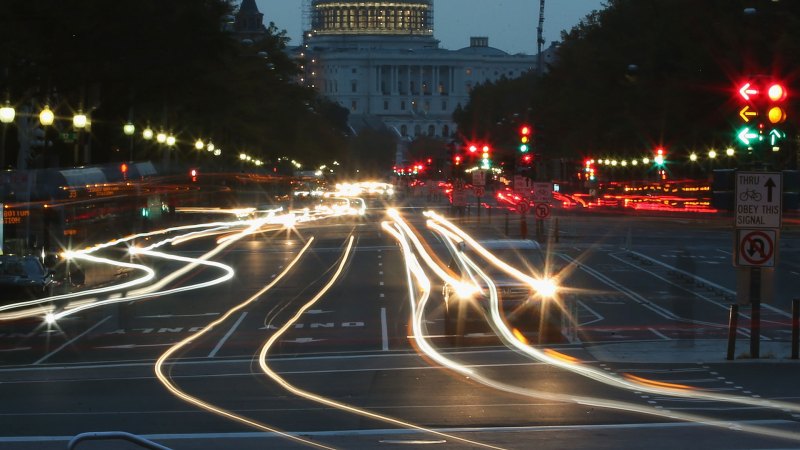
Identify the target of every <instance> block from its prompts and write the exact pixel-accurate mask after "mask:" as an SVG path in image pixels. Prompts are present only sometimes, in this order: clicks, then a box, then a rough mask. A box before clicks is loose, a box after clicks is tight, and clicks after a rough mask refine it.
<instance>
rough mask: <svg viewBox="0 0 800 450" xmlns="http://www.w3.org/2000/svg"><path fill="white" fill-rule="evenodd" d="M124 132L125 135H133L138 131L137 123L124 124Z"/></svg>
mask: <svg viewBox="0 0 800 450" xmlns="http://www.w3.org/2000/svg"><path fill="white" fill-rule="evenodd" d="M122 132H123V133H125V136H133V133H135V132H136V125H134V124H132V123H130V122H128V123H126V124H125V125H123V126H122ZM151 137H152V136H151Z"/></svg>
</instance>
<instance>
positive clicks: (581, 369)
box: [431, 214, 800, 412]
mask: <svg viewBox="0 0 800 450" xmlns="http://www.w3.org/2000/svg"><path fill="white" fill-rule="evenodd" d="M431 216H432V217H435V220H436V221H437V222H440V223H443V224H444V225H445V226H447V227H448V228H449V229H450V230H452V231H453V232H454V233H455V234H456V235H457V236H459V237H461V238H462V239H463V240H464V241H465V242H467V243H468V245H470V247H472V248H473V249H474V250H475V251H476V252H477V253H479V254H481V255H482V256H483V255H486V256H488V257H489V258H491V259H494V260H497V262H500V263H502V264H498V267H501V268H503V270H505V268H504V266H507V267H509V268H511V269H513V272H519V271H517V270H516V269H514V268H513V267H511V266H508V265H507V264H505V263H504V262H502V261H500V260H499V259H497V258H495V257H494V255H492V254H491V253H490V252H489V251H488V250H486V249H485V248H483V247H482V246H481V245H480V244H479V243H478V242H477V241H475V240H474V239H472V238H471V237H470V236H469V235H467V233H465V232H464V231H463V230H461V229H460V228H458V227H456V226H455V225H453V224H452V223H450V222H449V221H447V220H446V219H444V218H442V217H441V216H438V215H436V214H431ZM450 245H451V247H452V248H453V249H454V250H455V246H454V245H453V244H452V243H451V244H450ZM454 254H456V255H458V256H459V257H460V258H462V260H463V261H464V262H465V263H466V264H467V265H468V266H470V267H471V268H472V270H474V271H475V272H476V273H479V274H480V276H481V277H482V278H484V280H485V281H486V282H487V284H490V286H492V287H493V286H494V284H493V283H492V282H491V280H490V279H489V277H488V276H487V275H486V274H485V273H483V272H482V271H481V269H480V268H479V267H478V265H477V264H476V263H475V262H473V261H472V260H470V259H469V258H468V257H467V256H466V255H464V254H462V253H461V252H459V251H457V250H456V251H454ZM492 264H495V262H494V261H492ZM490 294H491V292H490ZM490 307H491V309H490V314H491V318H492V322H493V325H494V327H495V328H496V332H498V333H499V337H500V338H501V339H503V341H504V342H506V343H507V345H511V346H512V347H513V348H514V349H516V350H518V351H520V352H522V353H523V354H525V355H527V356H529V357H531V358H533V359H535V360H537V361H540V362H544V363H548V364H551V365H553V366H557V367H560V368H562V369H566V370H568V371H570V372H573V373H576V374H579V375H582V376H584V377H587V378H590V379H592V380H595V381H599V382H601V383H604V384H607V385H610V386H615V387H618V388H622V389H627V390H635V391H642V392H647V393H651V394H657V395H667V396H672V397H682V398H690V399H704V400H714V401H720V402H728V403H738V404H743V405H748V406H759V407H764V408H774V409H782V410H789V411H794V412H800V405H796V404H792V403H787V402H781V401H777V400H765V399H760V398H751V397H741V396H735V395H726V394H717V393H713V392H704V391H700V390H697V389H690V390H687V389H683V388H677V387H674V386H673V387H667V386H662V385H659V384H658V382H652V381H651V382H648V383H643V382H640V381H638V380H637V379H635V378H628V377H626V378H622V377H619V376H617V375H614V374H610V373H608V372H606V371H602V370H598V369H595V368H593V367H589V366H584V365H580V364H575V363H574V362H570V361H567V360H565V359H563V358H556V357H553V356H551V355H549V354H547V353H545V352H542V351H540V350H538V349H536V348H534V347H531V346H529V345H526V344H525V343H524V342H521V341H520V340H519V339H517V338H516V337H515V336H514V333H513V332H512V331H511V330H509V329H508V326H507V324H506V323H505V321H503V319H502V314H501V313H500V306H499V301H498V299H497V293H496V290H495V292H494V293H493V297H492V296H490Z"/></svg>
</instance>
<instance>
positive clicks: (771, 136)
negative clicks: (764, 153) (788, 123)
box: [769, 129, 786, 146]
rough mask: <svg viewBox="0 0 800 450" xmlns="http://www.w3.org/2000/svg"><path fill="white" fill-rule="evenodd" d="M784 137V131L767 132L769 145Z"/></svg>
mask: <svg viewBox="0 0 800 450" xmlns="http://www.w3.org/2000/svg"><path fill="white" fill-rule="evenodd" d="M785 137H786V133H784V132H783V131H781V130H777V129H776V130H772V131H770V132H769V142H770V144H769V145H772V146H774V145H775V144H777V143H778V141H779V140H781V139H784V138H785Z"/></svg>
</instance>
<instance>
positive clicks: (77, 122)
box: [72, 110, 89, 166]
mask: <svg viewBox="0 0 800 450" xmlns="http://www.w3.org/2000/svg"><path fill="white" fill-rule="evenodd" d="M88 123H89V119H88V118H87V117H86V114H84V113H83V112H82V111H81V110H78V113H77V114H75V115H74V116H72V127H73V128H75V129H76V130H78V138H77V139H75V153H74V155H73V157H74V158H73V159H74V160H75V165H76V166H79V165H80V161H79V156H80V148H81V145H82V144H83V142H82V141H83V130H84V129H85V128H86V125H87V124H88ZM86 163H87V164H88V163H89V161H86Z"/></svg>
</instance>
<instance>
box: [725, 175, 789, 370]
mask: <svg viewBox="0 0 800 450" xmlns="http://www.w3.org/2000/svg"><path fill="white" fill-rule="evenodd" d="M735 195H736V198H735V201H736V209H735V211H734V223H733V226H734V228H735V229H736V246H735V249H734V258H735V259H734V265H735V266H736V267H748V268H749V270H750V285H749V289H748V291H749V294H750V295H749V297H750V304H751V307H752V310H751V314H750V317H751V318H750V356H751V357H752V358H759V357H760V353H761V352H760V350H761V349H760V347H761V342H760V331H761V301H762V300H763V299H762V298H761V297H762V295H761V292H762V282H763V281H764V280H762V275H763V274H762V270H764V269H766V270H770V268H772V267H775V261H776V255H777V249H778V237H779V235H780V228H781V220H782V214H783V204H782V203H783V174H782V173H780V172H745V171H740V172H736V194H735Z"/></svg>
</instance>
